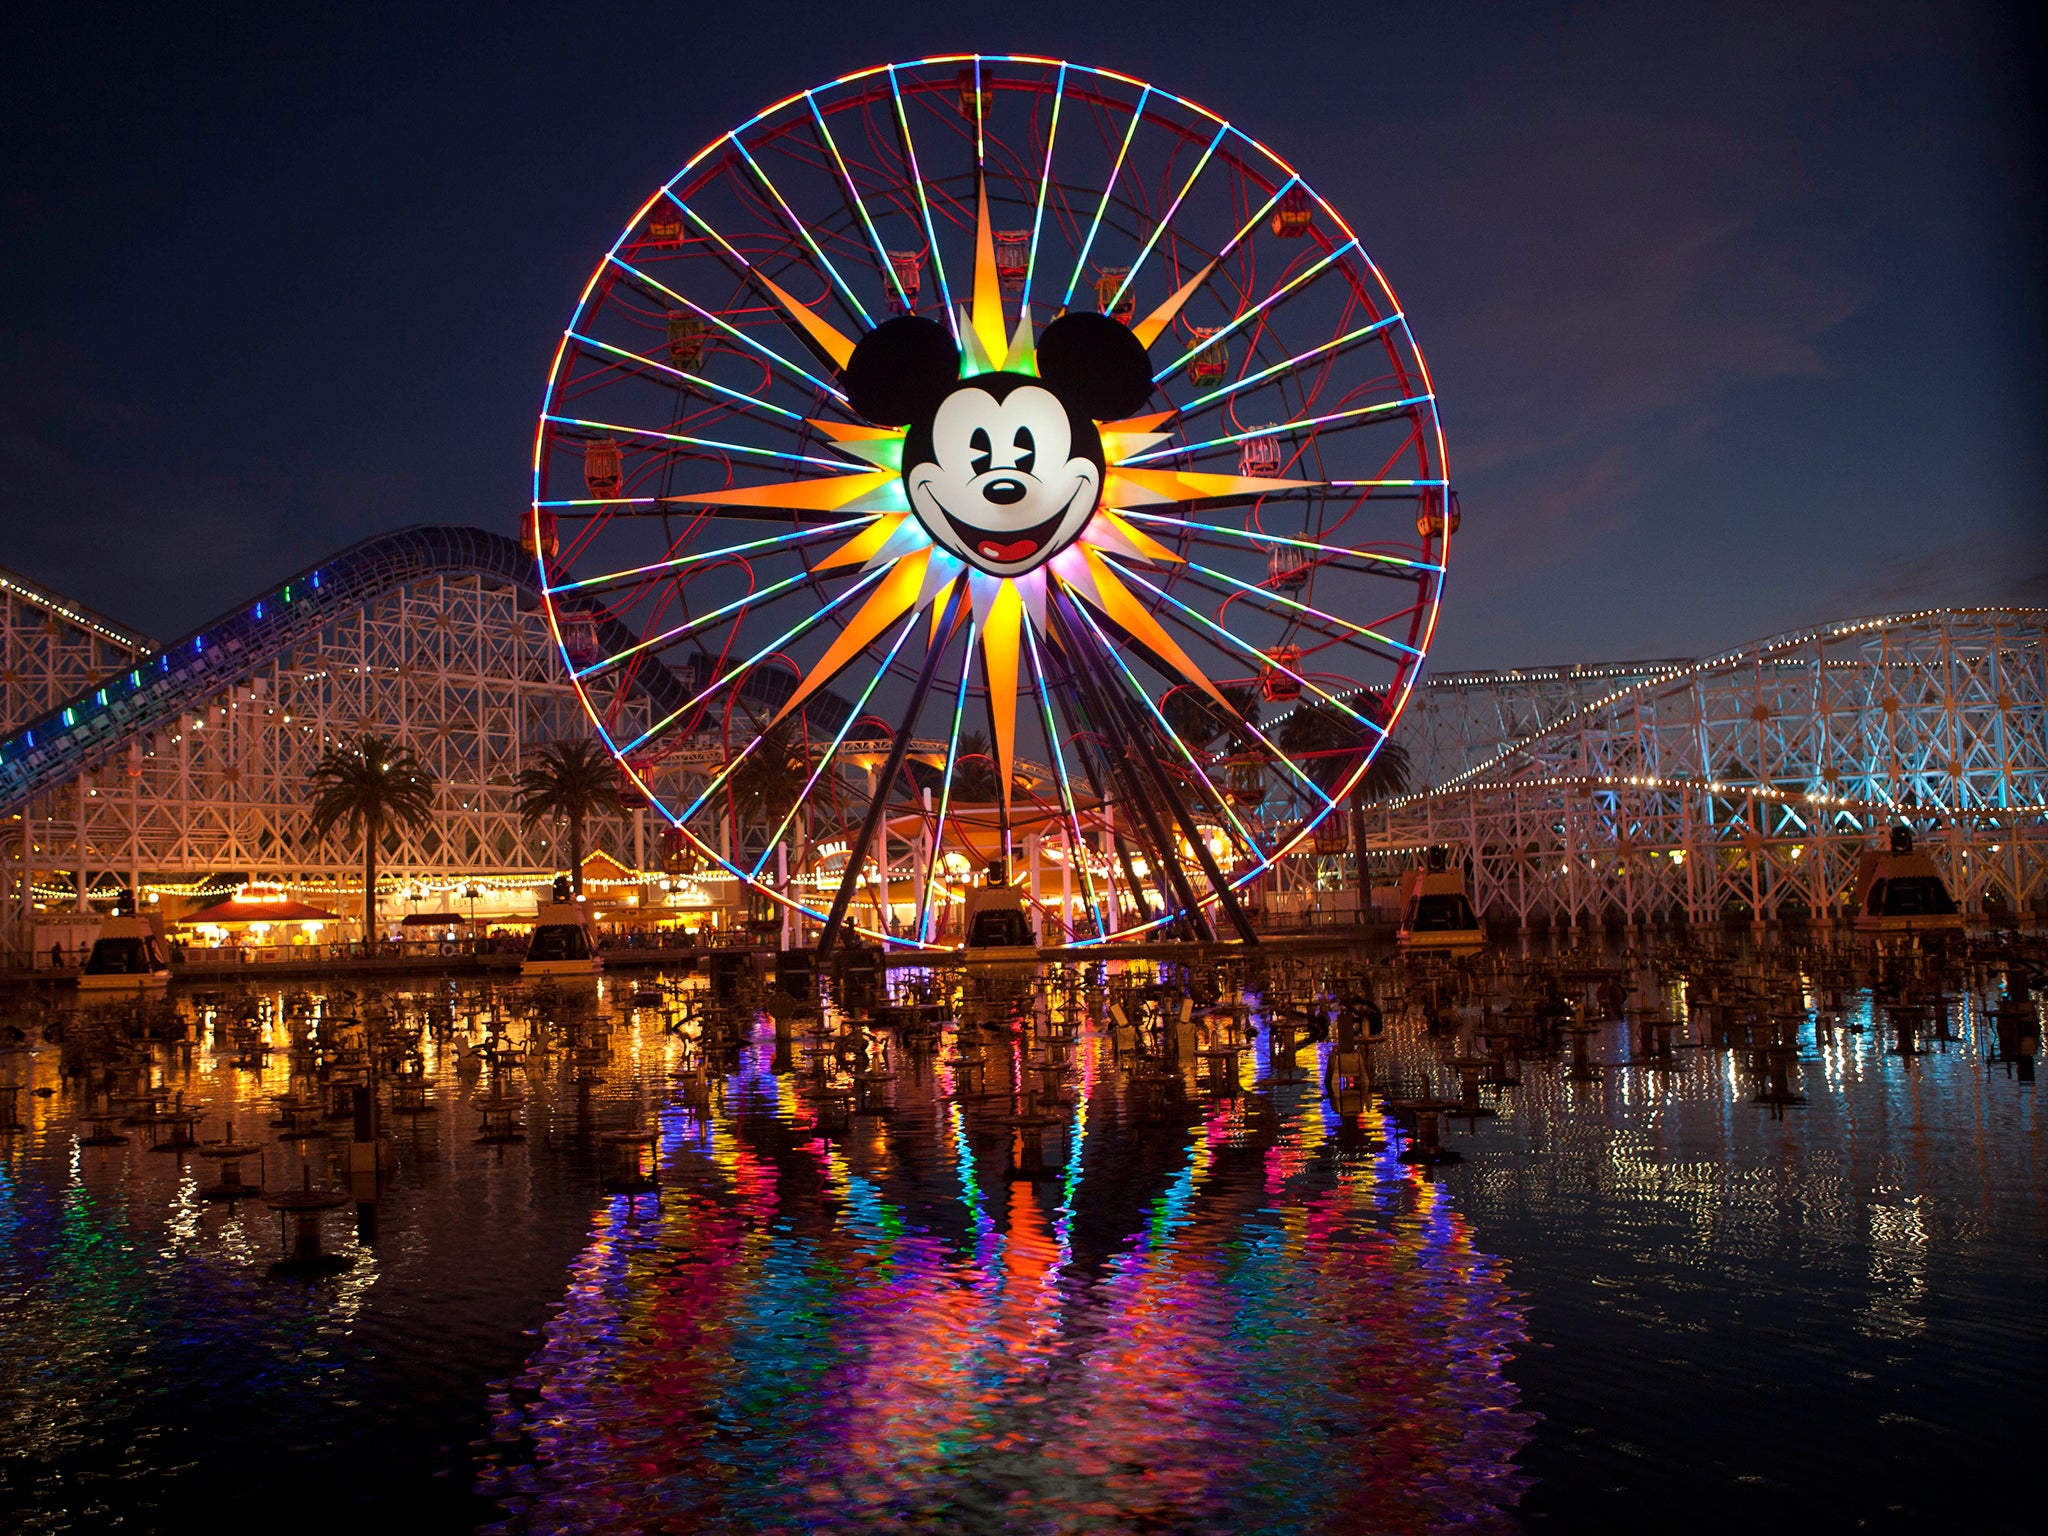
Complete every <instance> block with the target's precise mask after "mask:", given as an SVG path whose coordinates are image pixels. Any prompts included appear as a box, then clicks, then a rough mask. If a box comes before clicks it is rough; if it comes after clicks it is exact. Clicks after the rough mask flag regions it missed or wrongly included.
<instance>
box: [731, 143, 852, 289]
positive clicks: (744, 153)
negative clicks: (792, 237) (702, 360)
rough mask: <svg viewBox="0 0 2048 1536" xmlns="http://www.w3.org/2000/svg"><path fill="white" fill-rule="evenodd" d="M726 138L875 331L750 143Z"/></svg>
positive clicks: (735, 253)
mask: <svg viewBox="0 0 2048 1536" xmlns="http://www.w3.org/2000/svg"><path fill="white" fill-rule="evenodd" d="M726 137H728V138H732V147H733V148H734V149H736V150H738V151H739V152H740V157H741V158H742V159H744V160H745V161H746V162H747V168H748V169H749V170H751V171H752V172H753V173H754V174H755V175H756V176H758V177H759V178H760V179H761V185H762V186H763V187H765V188H767V189H768V195H769V196H770V197H772V198H774V199H775V206H776V207H778V208H780V209H781V210H782V215H783V217H784V218H786V219H788V220H789V227H790V228H791V229H793V230H795V231H796V232H797V234H798V236H799V237H800V238H801V239H802V240H803V242H804V244H805V245H806V246H808V247H809V248H810V252H811V254H812V255H813V256H815V257H817V258H818V265H820V266H821V267H823V268H824V269H825V272H826V275H827V276H829V277H830V278H831V279H832V281H833V282H834V283H835V284H836V285H838V288H839V292H840V293H841V295H843V296H844V298H845V299H846V302H847V305H848V307H849V308H851V309H852V310H853V312H854V313H855V314H856V315H859V316H860V323H861V324H862V325H864V326H866V327H867V328H868V329H869V330H873V329H874V328H875V322H874V320H873V319H872V318H871V317H870V316H869V314H868V312H867V309H866V307H865V306H864V305H863V304H862V303H861V301H860V300H859V299H858V298H856V297H855V296H854V292H853V290H852V289H851V288H849V287H847V286H846V279H845V278H843V277H841V276H840V275H839V269H838V268H837V267H835V266H833V265H832V258H831V257H829V256H827V255H826V254H825V252H824V250H823V249H822V248H821V247H820V246H819V244H818V242H817V241H816V240H814V239H812V238H811V231H810V228H809V226H808V225H806V224H805V223H804V221H803V220H802V219H799V218H798V217H797V216H796V211H795V210H794V209H792V208H791V207H790V206H789V203H788V202H787V201H786V200H785V199H784V198H783V196H782V193H781V192H780V191H779V190H777V188H776V185H775V183H774V182H772V181H770V180H769V179H768V173H767V172H766V171H764V170H762V169H761V166H760V162H759V161H757V160H755V158H754V157H753V155H752V154H751V153H750V152H749V151H748V149H747V146H746V145H744V144H742V143H741V142H740V141H739V140H738V139H737V138H733V136H732V135H731V134H728V135H726ZM733 254H734V255H735V256H738V255H739V252H737V251H734V252H733Z"/></svg>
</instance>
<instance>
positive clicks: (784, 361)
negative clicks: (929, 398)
mask: <svg viewBox="0 0 2048 1536" xmlns="http://www.w3.org/2000/svg"><path fill="white" fill-rule="evenodd" d="M605 260H607V261H609V262H610V263H611V264H612V265H613V266H615V267H617V268H618V269H619V270H620V271H621V272H624V273H625V274H626V275H627V276H629V277H631V278H632V279H633V280H634V281H635V282H637V283H642V284H645V285H646V286H647V287H648V288H650V289H652V290H653V291H654V292H656V293H658V294H660V295H661V296H662V297H663V298H664V299H668V300H671V301H672V302H673V303H675V304H676V305H678V306H679V307H681V308H683V309H687V310H688V311H690V313H691V314H693V315H695V316H696V317H697V318H698V319H700V320H705V321H708V322H710V323H711V324H712V325H715V326H717V327H718V328H719V329H720V330H721V331H723V332H725V334H726V335H728V336H730V337H731V338H732V339H733V340H734V341H736V342H738V343H739V344H740V345H741V346H743V347H748V348H750V349H752V350H753V351H755V352H758V353H760V354H761V355H762V356H763V357H765V358H767V359H768V361H769V362H771V363H773V364H774V365H775V366H776V367H778V368H781V369H783V370H784V371H785V372H788V373H793V374H795V375H796V376H797V377H798V378H800V379H802V380H803V381H804V382H805V383H806V384H809V385H810V386H812V388H814V389H818V390H821V391H823V392H824V393H825V394H828V395H830V396H831V397H832V398H833V399H835V400H837V401H840V402H841V403H842V404H843V403H844V402H845V400H846V392H845V391H844V390H842V389H840V388H838V387H837V386H836V385H833V384H828V383H826V382H825V381H824V380H823V379H821V378H819V377H818V376H817V375H816V374H815V373H812V372H811V371H810V370H809V369H807V368H803V367H800V366H798V365H797V364H795V363H793V362H791V361H790V360H789V359H788V358H786V357H784V356H783V355H782V354H781V353H780V352H778V351H776V350H775V349H774V348H773V347H769V346H764V345H763V344H762V343H760V342H758V341H756V340H755V339H754V338H753V337H751V336H749V335H748V334H747V333H746V332H745V331H743V330H741V329H740V328H739V327H738V326H736V325H734V324H733V323H732V322H731V321H729V320H727V319H726V318H725V317H724V316H723V315H714V314H713V313H712V312H711V311H710V310H708V309H706V308H705V307H704V306H703V305H701V304H698V303H696V302H694V301H693V300H690V299H686V298H684V297H683V296H682V295H681V294H680V293H677V292H676V291H675V290H674V289H673V288H671V287H669V286H668V285H667V284H666V283H664V282H662V281H661V280H660V279H658V278H653V277H649V276H648V275H647V274H646V273H645V272H642V271H641V270H640V269H639V268H638V267H636V266H634V265H633V264H632V263H631V262H628V261H624V260H621V259H620V258H619V257H618V256H607V257H606V258H605Z"/></svg>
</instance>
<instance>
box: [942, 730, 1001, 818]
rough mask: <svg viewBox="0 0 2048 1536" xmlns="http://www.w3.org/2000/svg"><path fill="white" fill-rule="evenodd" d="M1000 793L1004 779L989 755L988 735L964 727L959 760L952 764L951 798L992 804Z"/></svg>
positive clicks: (961, 801)
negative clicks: (966, 729)
mask: <svg viewBox="0 0 2048 1536" xmlns="http://www.w3.org/2000/svg"><path fill="white" fill-rule="evenodd" d="M1002 797H1003V781H1002V778H1001V776H1000V775H998V774H997V772H996V764H995V759H994V758H993V757H991V756H990V755H989V745H988V738H987V737H986V736H984V735H982V733H981V732H979V731H963V732H962V733H961V736H960V749H959V753H958V760H957V761H956V762H955V763H954V764H953V800H954V802H955V803H956V804H964V805H993V804H995V803H996V801H998V800H1000V799H1002Z"/></svg>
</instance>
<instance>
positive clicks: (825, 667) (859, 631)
mask: <svg viewBox="0 0 2048 1536" xmlns="http://www.w3.org/2000/svg"><path fill="white" fill-rule="evenodd" d="M930 558H931V551H930V550H929V549H921V550H919V551H917V553H915V554H913V555H907V556H905V557H904V558H903V559H902V560H900V561H898V562H897V563H896V566H895V568H894V569H892V570H891V571H890V572H889V574H888V575H887V576H884V577H883V578H882V584H881V585H880V586H879V587H877V588H875V590H874V591H873V592H871V593H870V594H869V595H868V600H867V601H866V602H865V603H863V604H861V609H860V612H858V613H856V614H855V615H854V616H853V618H852V619H850V620H849V621H848V622H847V625H846V628H844V629H842V630H841V631H840V632H839V638H838V639H836V640H834V641H833V642H832V644H831V646H830V647H829V648H828V649H827V650H826V652H825V654H824V656H823V657H822V658H820V659H819V661H818V664H817V665H816V666H814V667H812V668H811V669H810V670H809V671H808V672H806V673H805V674H804V678H803V681H802V682H800V683H798V684H797V689H796V692H795V693H793V694H791V695H790V696H789V702H788V703H786V704H784V705H783V706H782V708H781V709H779V710H777V711H776V712H775V718H774V720H772V721H770V722H769V725H770V728H771V729H773V727H774V726H776V725H780V724H781V723H782V721H783V720H784V719H786V718H787V717H788V715H789V713H790V711H791V710H793V709H795V708H796V707H797V706H798V705H799V704H801V703H803V701H804V700H805V699H807V698H809V697H810V696H811V695H812V694H814V693H816V692H817V691H818V690H819V689H820V688H822V687H824V686H825V685H826V684H827V683H829V682H831V681H832V679H833V678H835V677H837V676H838V675H839V672H840V670H841V669H842V668H844V667H845V666H846V664H847V663H848V662H850V661H851V660H853V658H854V657H855V656H856V655H858V654H859V653H860V652H861V651H864V650H866V649H867V647H868V645H869V644H870V643H871V642H872V641H873V640H874V639H875V637H876V636H877V635H879V634H881V632H882V631H883V630H885V629H887V628H888V627H889V626H890V625H891V624H893V623H894V622H895V621H896V620H897V619H900V618H902V617H903V615H904V614H906V613H909V612H910V611H911V610H912V608H914V607H915V606H916V604H917V593H918V589H919V588H920V587H921V586H923V585H924V568H925V562H926V561H927V560H929V559H930Z"/></svg>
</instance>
